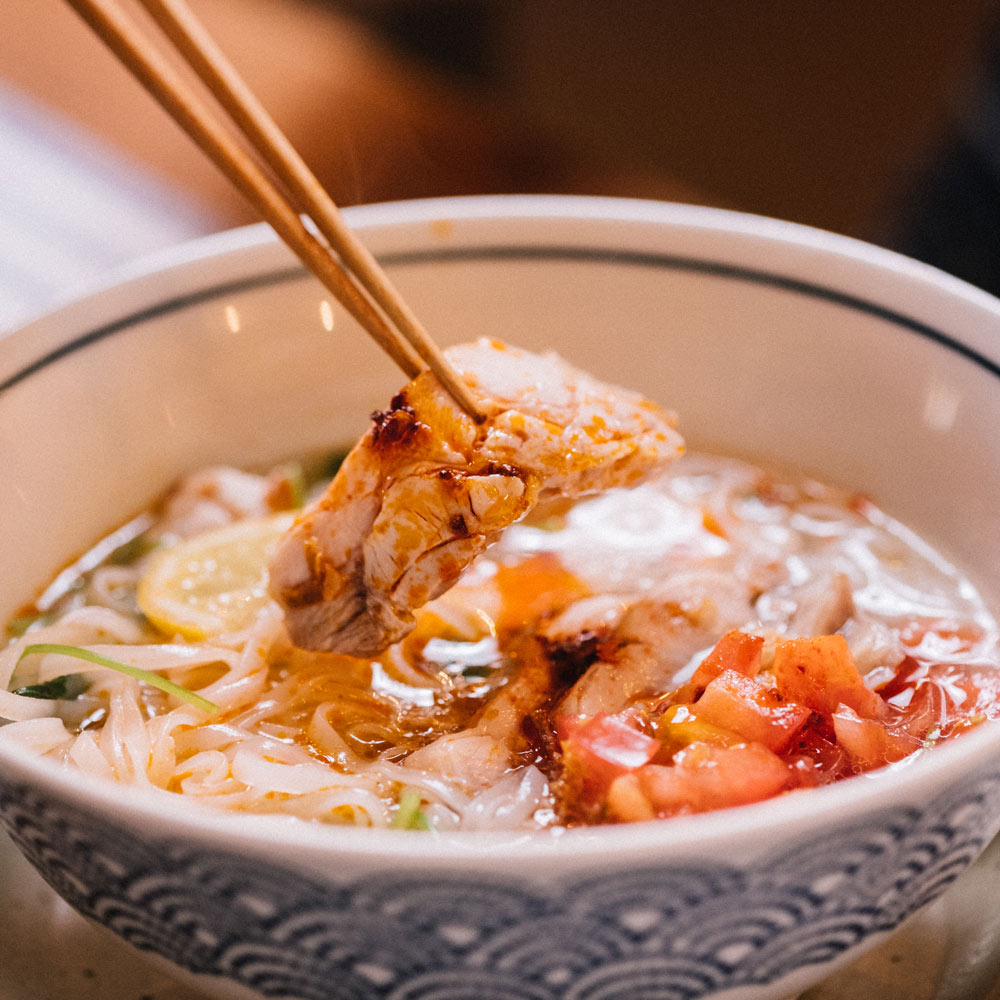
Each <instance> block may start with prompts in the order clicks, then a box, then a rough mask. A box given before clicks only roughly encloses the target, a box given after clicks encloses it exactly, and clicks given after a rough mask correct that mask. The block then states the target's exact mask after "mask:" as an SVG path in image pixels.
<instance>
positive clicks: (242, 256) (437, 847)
mask: <svg viewBox="0 0 1000 1000" xmlns="http://www.w3.org/2000/svg"><path fill="white" fill-rule="evenodd" d="M345 215H346V217H347V219H348V222H349V223H350V224H351V225H352V226H353V227H354V228H356V229H357V230H359V231H360V232H361V233H362V234H365V235H367V236H368V237H372V236H376V237H378V236H380V234H386V233H387V234H389V235H390V236H392V234H394V233H399V232H400V231H402V230H406V229H407V227H412V226H414V225H418V226H424V225H426V224H427V223H434V222H437V221H439V220H442V219H447V220H455V221H459V220H462V221H472V222H475V221H476V220H481V221H486V222H491V223H517V222H520V221H524V220H534V221H538V220H545V219H564V220H571V221H577V222H581V223H590V222H595V221H596V222H610V223H621V222H625V223H640V224H649V225H651V226H654V227H662V226H664V225H669V226H674V227H677V228H682V229H683V228H687V229H695V230H700V231H704V232H715V233H725V234H739V235H741V236H745V237H748V238H752V239H754V240H763V241H764V242H766V243H768V244H771V245H773V246H775V247H785V248H793V249H798V250H802V249H804V250H806V251H807V252H810V253H819V254H821V255H823V257H824V258H828V259H831V260H833V259H835V260H839V261H841V262H846V263H848V264H850V265H852V266H858V267H860V268H862V269H864V270H866V271H870V270H871V269H872V268H874V269H875V270H881V271H882V272H891V273H892V274H895V275H897V276H901V277H902V278H903V279H904V280H905V281H906V282H909V283H911V284H913V285H915V286H920V287H923V288H927V289H932V290H934V291H936V292H937V293H938V294H940V295H943V296H945V297H947V298H948V299H949V300H955V301H958V302H961V303H964V304H965V305H966V306H969V307H971V308H972V310H973V312H974V313H978V314H979V315H981V316H983V317H989V318H991V319H992V320H993V321H994V323H995V324H998V326H997V329H998V330H1000V301H998V300H996V299H994V298H993V297H992V296H990V295H988V294H987V293H986V292H983V291H981V290H980V289H977V288H975V287H973V286H971V285H969V284H967V283H966V282H964V281H961V280H960V279H958V278H954V277H952V276H950V275H947V274H945V273H944V272H941V271H939V270H937V269H936V268H933V267H930V266H928V265H925V264H921V263H919V262H917V261H913V260H910V259H909V258H906V257H903V256H901V255H899V254H896V253H893V252H892V251H888V250H884V249H882V248H879V247H874V246H872V245H870V244H867V243H864V242H862V241H859V240H855V239H852V238H849V237H845V236H840V235H837V234H833V233H828V232H824V231H822V230H818V229H813V228H811V227H808V226H803V225H800V224H797V223H790V222H782V221H779V220H774V219H769V218H766V217H763V216H756V215H750V214H746V213H740V212H733V211H729V210H725V209H716V208H706V207H702V206H692V205H679V204H674V203H665V202H650V201H644V200H640V199H619V198H591V197H587V196H562V195H559V196H549V195H544V196H533V195H532V196H524V195H499V196H467V197H458V198H444V199H424V200H417V201H410V202H391V203H385V204H379V205H366V206H358V207H354V208H350V209H347V210H345ZM262 251H263V255H262ZM282 259H287V260H288V262H289V267H290V268H294V269H297V270H302V269H301V268H300V267H299V265H298V262H297V261H295V260H294V258H292V257H291V255H290V253H287V251H285V250H284V248H283V247H281V246H280V244H278V241H277V238H276V237H275V236H274V234H273V233H272V232H271V230H270V229H269V227H267V226H266V225H265V224H262V223H261V224H257V225H252V226H245V227H241V228H238V229H233V230H228V231H226V232H222V233H217V234H213V235H211V236H207V237H202V238H200V239H197V240H194V241H191V242H188V243H184V244H180V245H178V246H176V247H172V248H169V249H168V250H166V251H161V252H159V253H157V254H154V255H151V256H149V257H146V258H144V259H143V260H141V261H138V262H136V263H134V264H131V265H128V266H126V267H124V268H120V269H118V270H117V271H116V272H115V273H114V274H113V275H112V276H111V277H110V278H109V280H108V281H107V282H103V283H101V285H100V286H99V287H96V288H94V289H93V290H92V291H90V292H89V293H87V294H86V295H84V296H82V297H80V298H78V299H76V300H75V301H74V302H71V303H69V304H66V305H63V306H61V307H59V308H58V309H56V310H55V311H53V312H52V313H49V314H48V315H46V316H43V317H41V318H39V319H36V320H34V321H32V322H31V323H29V324H27V325H26V326H22V327H20V328H17V329H16V330H12V331H8V332H7V333H2V332H0V355H2V354H4V353H5V352H6V349H7V345H8V344H26V343H29V342H31V343H35V342H37V343H38V345H39V346H38V350H40V351H43V352H44V351H45V350H46V349H48V350H49V351H52V350H58V349H59V347H60V346H63V345H64V344H65V343H67V342H69V341H71V340H72V338H73V337H74V335H76V333H77V332H78V331H79V330H81V329H85V328H87V327H90V328H92V327H93V326H94V325H95V323H97V322H99V321H103V322H111V321H112V319H113V318H114V317H117V318H119V319H121V318H122V317H123V315H124V316H125V318H126V319H127V320H128V321H129V322H131V323H139V322H141V318H142V317H141V315H140V314H139V312H138V311H136V310H134V309H133V310H132V311H129V310H127V309H126V307H127V306H128V305H129V304H130V303H132V304H135V303H137V302H140V301H145V302H146V303H147V305H148V304H149V303H152V302H155V301H165V300H166V299H168V298H169V297H170V293H171V291H172V290H173V289H174V288H176V287H184V288H186V289H187V290H188V292H190V291H192V290H197V289H209V290H210V289H211V288H213V287H217V286H219V285H220V273H219V271H220V269H221V271H222V272H223V273H224V274H227V275H238V274H240V273H242V274H243V275H244V276H245V275H246V274H247V272H248V269H249V272H250V273H256V272H257V271H259V270H273V268H274V265H275V262H277V261H280V260H282ZM206 264H211V265H212V266H205V265H206ZM302 273H303V274H304V271H303V272H302ZM994 332H996V331H994ZM960 339H961V337H960ZM986 346H987V351H988V354H987V358H986V360H987V362H988V363H989V364H990V365H992V370H993V371H994V373H995V374H998V375H1000V336H998V337H997V338H996V342H995V343H994V342H990V341H987V342H986ZM37 357H38V354H37V352H36V358H37ZM2 377H3V376H2V371H0V390H2V388H3V386H4V383H3V381H2ZM998 756H1000V722H997V723H987V724H984V725H983V726H981V727H979V728H978V729H977V730H976V731H974V732H971V733H968V734H966V735H964V736H963V737H962V738H961V739H959V740H956V741H954V742H952V743H949V744H947V745H945V746H942V747H938V748H935V749H934V750H933V752H931V753H924V754H921V755H918V756H917V757H916V758H909V759H907V760H904V761H902V762H900V763H899V764H896V765H891V766H890V767H888V768H884V769H881V770H880V771H876V772H871V773H869V774H866V775H860V776H857V777H855V778H854V779H852V780H850V781H843V782H837V783H835V784H833V785H829V786H825V787H823V788H818V789H811V790H805V791H801V792H794V793H790V794H786V795H783V796H780V797H778V798H776V799H770V800H767V801H765V802H762V803H756V804H752V805H747V806H741V807H737V808H732V809H724V810H716V811H714V812H710V813H705V814H700V815H696V816H686V817H678V818H674V819H671V820H669V821H662V820H657V821H652V822H649V823H635V824H625V825H621V826H602V827H589V828H574V829H569V830H557V831H548V832H542V833H538V832H528V833H524V832H519V833H514V834H512V833H487V832H471V831H470V832H464V833H459V832H449V833H447V834H442V835H441V836H439V837H436V838H435V837H418V836H414V835H413V833H411V832H408V831H393V830H373V829H369V828H353V827H341V826H333V825H324V824H319V823H308V822H302V821H298V820H294V819H290V818H288V817H278V816H270V815H259V814H254V815H251V814H247V813H234V814H229V813H222V812H218V811H215V810H211V809H210V807H204V806H202V807H196V806H197V804H196V803H191V805H192V806H193V807H196V808H187V807H185V809H184V810H182V812H183V815H182V816H181V817H178V816H177V815H176V810H175V809H174V808H172V807H173V806H174V805H175V804H176V802H177V797H176V795H174V794H173V793H170V792H165V791H160V790H154V789H145V788H141V787H139V788H137V787H136V786H131V785H114V784H111V783H108V782H105V781H103V780H101V779H98V778H93V777H90V776H88V775H81V774H78V773H74V772H71V771H68V770H64V769H62V768H61V767H60V766H59V765H57V764H55V763H53V762H51V761H47V760H43V759H40V758H37V757H35V756H34V755H32V754H31V753H30V752H29V751H27V750H25V749H24V748H21V747H18V746H13V745H5V744H4V743H3V742H2V741H0V766H2V764H3V762H4V761H5V760H6V761H7V763H8V765H10V766H11V768H12V773H14V774H19V776H20V777H19V779H18V780H23V781H24V780H30V782H31V783H33V784H34V785H36V786H38V787H44V788H45V789H47V791H48V792H50V793H52V794H54V795H56V796H57V797H59V798H63V799H65V800H67V801H69V802H71V803H73V804H74V805H76V806H78V807H80V808H82V809H90V810H92V811H93V810H94V809H97V810H98V811H100V812H107V811H109V810H110V811H113V813H114V815H115V816H116V817H119V818H120V817H122V816H123V815H125V814H128V815H130V816H132V817H133V818H135V819H136V820H138V821H140V822H145V823H148V824H150V825H151V826H153V827H155V829H156V830H157V834H156V835H157V837H167V836H170V835H184V836H187V837H192V836H197V837H199V838H200V839H201V840H203V841H212V842H215V843H217V844H219V843H224V844H225V845H226V846H227V847H229V848H230V849H235V848H236V847H237V845H238V846H239V847H240V848H242V849H246V850H251V851H253V852H255V853H258V854H267V853H270V852H272V851H273V849H274V846H275V844H276V843H278V844H281V845H282V848H283V849H286V848H288V847H296V848H301V849H303V850H311V851H319V852H333V853H337V854H341V855H351V856H354V857H358V858H362V857H372V856H379V857H384V858H386V859H390V858H391V859H393V860H394V862H399V863H406V864H414V865H420V864H433V863H438V864H442V863H448V864H454V863H455V862H456V860H458V861H460V862H461V863H462V864H463V865H470V866H473V867H476V866H483V865H484V864H488V865H489V866H490V867H491V868H492V867H493V866H494V865H495V863H496V861H498V860H506V861H510V862H515V861H516V862H525V863H527V862H543V863H545V864H550V863H551V862H552V861H553V859H554V856H555V855H560V856H561V855H565V854H566V853H567V852H570V851H571V854H572V857H573V858H574V859H576V860H578V861H584V860H593V859H595V858H597V857H598V856H618V855H621V856H622V858H623V860H622V861H621V862H620V863H622V864H624V863H628V862H629V860H630V859H635V858H637V857H638V856H639V855H649V856H657V857H665V856H668V855H669V856H681V855H690V854H698V855H704V854H705V853H706V852H709V851H710V850H711V849H712V845H723V844H725V843H731V842H732V841H733V840H734V839H741V840H753V839H757V838H762V839H764V840H767V838H766V834H767V832H768V831H771V832H777V831H779V830H788V831H794V832H795V833H796V834H798V833H799V832H800V831H801V830H803V829H805V828H806V827H807V826H808V827H820V826H823V825H824V824H827V825H828V824H831V823H832V824H835V825H837V826H840V825H842V824H844V823H845V821H848V820H853V821H857V820H858V819H859V818H860V817H863V816H865V815H868V814H870V813H871V812H873V811H875V812H878V811H880V810H881V809H883V808H889V807H891V805H892V804H893V803H901V802H904V801H909V802H912V799H909V800H908V799H907V798H906V792H907V791H908V790H911V791H912V790H913V789H916V788H918V787H920V786H921V785H927V787H928V788H930V787H933V788H934V789H935V790H941V789H943V788H945V787H949V786H950V785H951V784H953V783H955V782H957V781H959V779H960V778H961V776H962V775H963V774H966V773H972V772H973V771H975V770H976V768H975V766H974V765H981V764H982V762H983V761H984V760H985V759H987V758H990V757H994V758H995V757H998ZM900 776H902V780H901V777H900ZM95 798H96V799H97V801H98V805H97V806H95V804H94V802H95Z"/></svg>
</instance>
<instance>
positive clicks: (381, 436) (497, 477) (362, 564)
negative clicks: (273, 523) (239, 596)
mask: <svg viewBox="0 0 1000 1000" xmlns="http://www.w3.org/2000/svg"><path fill="white" fill-rule="evenodd" d="M447 355H448V360H449V361H450V362H451V364H452V365H453V366H454V367H455V369H456V370H457V371H458V372H459V374H460V376H461V377H462V378H463V379H464V381H465V382H466V383H467V384H468V385H469V386H470V387H471V388H472V390H473V391H474V392H475V393H476V395H477V396H478V397H479V399H480V401H481V403H482V406H483V408H484V409H485V410H486V412H487V418H486V420H485V421H484V422H483V423H481V424H477V423H476V422H475V421H474V420H472V418H470V417H469V416H468V415H467V414H465V413H464V412H463V411H462V410H461V409H459V407H458V406H457V405H456V404H455V402H454V401H453V400H452V399H451V397H450V396H449V395H448V394H447V393H446V392H445V391H444V390H443V389H442V388H441V386H440V384H439V383H438V381H437V379H436V378H435V377H434V376H433V375H432V374H430V373H429V372H425V373H422V374H421V375H419V376H417V378H416V379H414V380H413V381H412V382H411V383H410V384H409V385H407V386H406V387H405V388H404V389H403V390H402V391H401V392H400V393H399V394H398V395H397V396H396V397H395V398H394V399H393V400H392V403H391V404H390V407H389V409H387V410H384V411H381V412H377V413H375V414H373V420H372V425H371V427H370V428H369V430H368V432H367V433H366V434H365V436H364V437H363V438H362V439H361V441H360V442H359V443H358V444H357V445H356V446H355V447H354V449H353V450H352V451H351V453H350V454H349V455H348V457H347V458H346V460H345V461H344V463H343V465H342V466H341V469H340V471H339V472H338V474H337V476H336V477H335V478H334V480H333V482H332V483H331V484H330V487H329V488H328V490H327V492H326V493H325V494H324V495H323V496H322V497H321V498H320V499H319V500H318V501H317V502H316V503H314V504H313V505H312V506H310V507H309V508H307V509H306V510H305V511H304V512H303V513H302V515H301V516H300V517H299V518H298V520H297V521H296V522H295V524H294V525H293V527H292V528H291V530H290V531H289V533H288V534H287V535H286V536H285V537H284V539H283V540H282V541H281V543H280V544H279V546H278V548H277V550H276V552H275V554H274V555H273V557H272V559H271V562H270V566H269V571H270V587H271V593H272V595H273V596H274V597H275V599H276V600H277V601H278V602H279V604H281V606H282V607H283V609H284V612H285V621H286V624H287V627H288V632H289V635H290V636H291V639H292V641H293V642H294V643H295V644H296V645H298V646H300V647H303V648H306V649H315V650H328V651H331V652H336V653H345V654H350V655H354V656H370V655H372V654H374V653H376V652H378V651H380V650H382V649H384V648H385V647H386V646H388V645H390V644H392V643H394V642H396V641H398V640H399V639H401V638H403V636H405V635H406V634H407V633H408V632H409V631H410V630H411V628H412V627H413V620H414V619H413V612H414V611H415V610H416V609H417V608H419V607H421V606H422V605H424V604H425V603H427V601H429V600H431V599H432V598H434V597H436V596H438V595H439V594H441V593H443V592H444V591H445V590H447V589H448V587H450V586H451V585H452V584H453V583H454V582H455V581H456V580H457V579H458V578H459V576H460V575H461V573H462V572H463V570H464V569H465V568H466V567H467V566H468V565H469V564H470V563H471V562H472V560H473V559H475V557H476V556H477V555H479V553H481V552H482V551H483V550H484V549H485V548H486V547H487V546H488V545H489V544H490V543H492V542H493V541H495V540H496V539H497V538H498V537H499V535H500V533H501V532H502V531H503V530H504V528H506V527H507V526H508V525H510V524H513V523H514V522H515V521H518V520H519V519H521V518H522V517H524V515H525V514H527V513H528V511H529V510H531V509H532V507H534V505H535V504H536V503H537V502H538V501H539V500H541V499H547V498H550V497H553V496H565V497H575V496H580V495H582V494H585V493H591V492H595V491H599V490H604V489H608V488H610V487H620V486H632V485H635V484H637V483H639V482H641V481H642V480H643V479H645V478H647V477H648V476H650V475H652V474H653V473H655V472H659V471H662V470H663V469H664V468H665V467H666V466H667V465H668V464H669V463H670V462H671V461H673V459H674V458H676V457H677V456H678V455H680V454H681V452H682V451H683V442H682V441H681V438H680V435H679V434H678V433H677V431H676V430H675V419H674V416H673V414H671V413H669V412H667V411H665V410H663V409H661V408H660V407H659V406H657V405H656V404H654V403H651V402H650V401H649V400H646V399H643V398H642V397H641V396H638V395H636V394H635V393H632V392H629V391H627V390H624V389H620V388H617V387H615V386H611V385H608V384H606V383H604V382H601V381H599V380H597V379H595V378H593V377H592V376H590V375H588V374H587V373H586V372H583V371H581V370H580V369H578V368H574V367H573V366H572V365H570V364H567V363H566V362H565V361H563V360H562V359H561V358H559V357H557V356H556V355H554V354H551V353H550V354H532V353H529V352H528V351H523V350H518V349H516V348H513V347H509V346H508V345H506V344H503V343H501V342H499V341H495V340H478V341H475V342H473V343H469V344H463V345H459V346H457V347H453V348H451V349H449V350H448V352H447Z"/></svg>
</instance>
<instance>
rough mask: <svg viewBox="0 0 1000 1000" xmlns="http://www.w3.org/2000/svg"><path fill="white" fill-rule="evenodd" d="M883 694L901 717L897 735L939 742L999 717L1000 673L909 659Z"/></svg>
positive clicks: (966, 665)
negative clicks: (942, 738) (931, 738)
mask: <svg viewBox="0 0 1000 1000" xmlns="http://www.w3.org/2000/svg"><path fill="white" fill-rule="evenodd" d="M879 693H880V694H881V695H882V697H883V698H884V699H885V700H886V702H887V703H888V705H889V706H890V708H892V709H894V710H895V711H896V713H898V716H899V721H898V722H897V723H895V724H894V726H893V728H894V729H900V730H903V731H905V732H907V733H909V734H911V735H913V736H916V737H918V738H919V739H926V738H928V737H934V738H937V737H940V736H948V735H951V733H952V732H953V731H955V730H956V729H957V728H967V727H968V725H969V724H973V725H975V724H977V723H978V722H979V721H982V719H983V718H992V717H996V716H997V715H998V714H1000V671H997V669H996V667H992V666H984V665H979V664H972V663H928V662H927V661H925V660H920V659H917V658H916V657H912V656H908V657H907V658H906V659H905V660H903V662H902V663H901V664H900V665H899V667H898V668H897V670H896V675H895V677H893V679H892V680H890V681H888V682H887V683H886V684H884V685H883V686H882V687H881V689H880V692H879Z"/></svg>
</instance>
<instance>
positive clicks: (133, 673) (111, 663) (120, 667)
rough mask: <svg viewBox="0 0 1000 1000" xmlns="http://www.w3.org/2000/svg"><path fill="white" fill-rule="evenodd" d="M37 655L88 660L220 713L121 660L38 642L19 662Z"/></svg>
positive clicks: (197, 697)
mask: <svg viewBox="0 0 1000 1000" xmlns="http://www.w3.org/2000/svg"><path fill="white" fill-rule="evenodd" d="M36 653H39V654H41V653H56V654H58V655H59V656H72V657H75V658H76V659H78V660H86V662H87V663H94V664H96V665H97V666H99V667H108V668H110V669H111V670H117V671H118V673H120V674H126V675H127V676H129V677H134V678H135V679H136V680H140V681H144V682H145V683H146V684H149V685H151V686H152V687H155V688H159V689H160V690H161V691H165V692H166V693H167V694H172V695H173V696H174V697H175V698H180V699H181V701H185V702H187V703H188V704H189V705H193V706H194V707H195V708H200V709H201V710H202V711H203V712H207V713H208V714H209V715H215V714H216V713H217V712H218V711H219V706H218V705H216V704H215V703H214V702H211V701H209V700H208V699H207V698H202V696H201V695H200V694H195V693H194V691H189V690H188V689H187V688H185V687H181V686H180V684H175V683H174V682H173V681H168V680H167V679H166V677H161V676H160V675H159V674H154V673H152V672H151V671H149V670H141V669H140V668H139V667H133V666H131V664H128V663H122V662H121V661H120V660H112V659H111V658H110V657H109V656H101V654H100V653H92V652H91V651H90V650H89V649H82V648H81V647H80V646H64V645H62V644H61V643H56V642H38V643H35V644H34V645H31V646H25V647H24V650H23V652H22V653H21V655H20V657H19V658H18V661H17V662H18V663H20V662H21V660H23V659H24V658H25V657H26V656H32V655H34V654H36Z"/></svg>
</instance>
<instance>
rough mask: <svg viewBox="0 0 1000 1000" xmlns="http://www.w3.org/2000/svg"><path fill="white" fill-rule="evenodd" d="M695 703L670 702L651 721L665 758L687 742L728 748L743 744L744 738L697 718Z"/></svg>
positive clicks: (698, 714) (699, 716)
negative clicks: (670, 705) (667, 706)
mask: <svg viewBox="0 0 1000 1000" xmlns="http://www.w3.org/2000/svg"><path fill="white" fill-rule="evenodd" d="M696 708H697V706H695V705H674V706H672V707H671V708H668V709H667V710H666V712H664V713H663V715H661V716H660V717H659V718H657V719H656V720H655V721H654V723H653V728H654V731H655V733H656V738H657V739H658V740H659V741H660V745H661V746H662V748H663V754H661V755H660V756H665V757H667V758H669V757H670V756H672V755H673V754H675V753H676V752H677V751H678V750H681V749H683V748H684V747H686V746H688V745H689V744H691V743H714V744H715V745H716V746H721V747H728V746H733V745H734V744H736V743H745V742H746V738H745V737H743V736H740V735H739V734H738V733H733V732H730V731H729V730H727V729H722V728H721V727H719V726H716V725H713V724H712V723H710V722H708V721H706V720H705V719H703V718H702V717H701V714H700V713H699V712H698V711H696Z"/></svg>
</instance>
